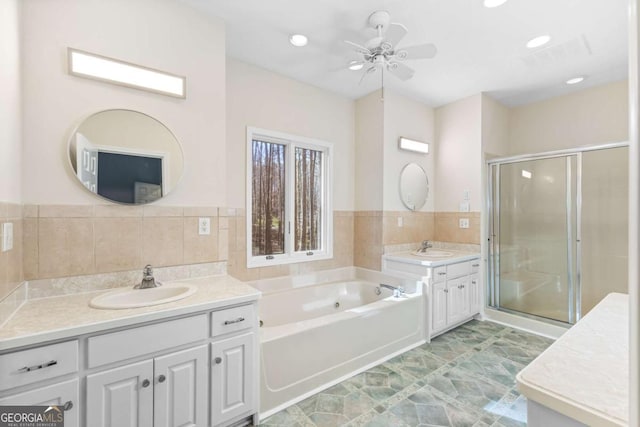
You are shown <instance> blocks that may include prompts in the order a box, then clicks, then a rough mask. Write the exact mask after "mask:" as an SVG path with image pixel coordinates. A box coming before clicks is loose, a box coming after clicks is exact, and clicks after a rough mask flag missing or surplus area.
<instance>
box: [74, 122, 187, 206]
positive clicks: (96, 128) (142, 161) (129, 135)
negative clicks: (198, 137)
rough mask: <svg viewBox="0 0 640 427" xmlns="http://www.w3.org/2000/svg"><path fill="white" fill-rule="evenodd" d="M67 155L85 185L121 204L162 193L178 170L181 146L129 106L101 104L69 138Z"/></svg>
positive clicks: (179, 173)
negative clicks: (109, 107)
mask: <svg viewBox="0 0 640 427" xmlns="http://www.w3.org/2000/svg"><path fill="white" fill-rule="evenodd" d="M69 161H70V163H71V167H72V168H73V171H74V174H75V176H76V177H77V178H78V180H79V181H80V183H81V184H82V185H83V186H84V187H85V188H86V189H87V190H88V191H90V192H91V193H94V194H96V195H98V196H101V197H103V198H105V199H108V200H111V201H113V202H117V203H123V204H145V203H151V202H154V201H156V200H158V199H160V198H162V197H164V196H166V195H167V194H168V193H169V192H170V191H171V190H172V189H173V188H175V186H176V184H177V182H178V181H179V180H180V177H181V176H182V171H183V155H182V149H181V147H180V144H179V143H178V140H177V139H176V137H175V136H174V135H173V133H171V131H170V130H169V129H168V128H167V127H166V126H165V125H163V124H162V123H161V122H159V121H158V120H156V119H154V118H153V117H150V116H148V115H146V114H143V113H140V112H137V111H132V110H105V111H100V112H98V113H96V114H93V115H91V116H89V117H88V118H87V119H85V120H84V121H83V122H82V123H81V124H80V126H78V128H77V129H76V131H75V132H74V133H73V135H72V136H71V139H70V141H69Z"/></svg>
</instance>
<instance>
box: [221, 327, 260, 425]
mask: <svg viewBox="0 0 640 427" xmlns="http://www.w3.org/2000/svg"><path fill="white" fill-rule="evenodd" d="M254 352H255V348H254V334H253V333H248V334H244V335H240V336H237V337H233V338H229V339H226V340H221V341H217V342H214V343H211V359H212V365H211V424H212V425H214V426H216V425H219V424H221V423H224V422H226V421H229V420H231V419H232V418H234V417H237V416H240V415H242V414H244V413H249V412H251V411H253V409H254V402H255V390H254V388H253V383H254V381H256V380H257V378H255V375H256V373H255V372H254V369H255V366H254V357H255V353H254Z"/></svg>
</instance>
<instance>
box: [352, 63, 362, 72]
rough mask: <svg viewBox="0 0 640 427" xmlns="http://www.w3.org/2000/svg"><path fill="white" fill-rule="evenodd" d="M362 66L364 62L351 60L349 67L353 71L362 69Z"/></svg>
mask: <svg viewBox="0 0 640 427" xmlns="http://www.w3.org/2000/svg"><path fill="white" fill-rule="evenodd" d="M362 67H364V62H362V61H351V62H349V69H350V70H352V71H358V70H362Z"/></svg>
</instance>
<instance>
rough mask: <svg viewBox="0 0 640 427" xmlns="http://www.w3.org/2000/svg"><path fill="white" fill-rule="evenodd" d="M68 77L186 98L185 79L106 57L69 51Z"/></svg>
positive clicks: (73, 50) (79, 51)
mask: <svg viewBox="0 0 640 427" xmlns="http://www.w3.org/2000/svg"><path fill="white" fill-rule="evenodd" d="M67 55H68V60H69V74H72V75H74V76H78V77H85V78H88V79H93V80H100V81H103V82H108V83H114V84H117V85H121V86H126V87H131V88H134V89H142V90H147V91H150V92H155V93H160V94H162V95H169V96H174V97H176V98H183V99H184V98H186V97H187V95H186V89H187V79H186V78H185V77H182V76H176V75H174V74H170V73H165V72H164V71H158V70H154V69H151V68H147V67H142V66H140V65H135V64H131V63H128V62H124V61H120V60H117V59H113V58H107V57H106V56H101V55H96V54H93V53H89V52H83V51H81V50H77V49H72V48H68V49H67Z"/></svg>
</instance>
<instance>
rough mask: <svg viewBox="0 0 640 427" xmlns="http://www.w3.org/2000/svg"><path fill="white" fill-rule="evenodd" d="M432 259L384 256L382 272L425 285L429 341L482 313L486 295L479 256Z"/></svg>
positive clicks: (411, 256)
mask: <svg viewBox="0 0 640 427" xmlns="http://www.w3.org/2000/svg"><path fill="white" fill-rule="evenodd" d="M451 253H452V255H453V256H451V257H449V258H447V259H442V258H440V259H428V258H427V257H418V256H416V255H413V254H411V253H403V254H389V255H384V256H383V258H382V260H383V262H382V271H383V272H384V273H387V274H394V275H400V276H402V277H408V278H412V279H419V280H422V282H423V283H424V284H425V287H426V289H425V296H426V305H427V307H426V308H427V310H426V312H427V319H425V321H426V323H427V331H428V332H427V338H433V337H434V336H436V335H439V334H441V333H443V332H445V331H447V330H449V329H451V328H453V327H455V326H458V325H460V324H462V323H464V322H466V321H468V320H470V319H471V318H473V316H475V315H477V314H479V313H480V309H481V305H482V295H481V289H480V281H479V279H478V272H479V269H480V258H479V256H478V255H477V254H463V255H461V256H455V255H456V253H455V251H451Z"/></svg>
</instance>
